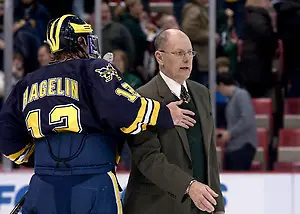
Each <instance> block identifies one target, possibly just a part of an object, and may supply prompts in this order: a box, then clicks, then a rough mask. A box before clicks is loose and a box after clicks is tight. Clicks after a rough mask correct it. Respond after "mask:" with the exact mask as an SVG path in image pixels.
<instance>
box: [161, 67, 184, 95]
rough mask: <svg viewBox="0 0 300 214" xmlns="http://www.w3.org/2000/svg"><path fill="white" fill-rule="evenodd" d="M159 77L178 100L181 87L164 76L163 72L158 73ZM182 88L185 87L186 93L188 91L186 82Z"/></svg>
mask: <svg viewBox="0 0 300 214" xmlns="http://www.w3.org/2000/svg"><path fill="white" fill-rule="evenodd" d="M159 74H160V76H161V77H162V78H163V80H164V81H165V83H166V84H167V86H168V87H169V89H170V91H171V92H172V93H173V94H174V95H175V96H176V97H178V99H180V93H181V85H180V84H179V83H178V82H176V81H175V80H173V79H171V78H170V77H168V76H167V75H165V74H164V73H163V72H161V71H160V72H159ZM183 86H184V87H185V89H186V91H188V88H187V85H186V81H184V82H183Z"/></svg>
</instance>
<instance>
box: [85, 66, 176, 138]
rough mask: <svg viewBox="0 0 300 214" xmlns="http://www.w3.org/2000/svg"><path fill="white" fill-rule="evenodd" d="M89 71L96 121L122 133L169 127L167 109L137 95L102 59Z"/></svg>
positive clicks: (169, 118) (171, 125) (170, 120)
mask: <svg viewBox="0 0 300 214" xmlns="http://www.w3.org/2000/svg"><path fill="white" fill-rule="evenodd" d="M96 61H97V62H96V63H95V65H94V68H93V70H92V71H91V72H92V74H91V78H90V79H91V82H92V100H93V103H94V107H95V109H96V111H97V115H98V117H99V119H100V120H105V121H106V122H107V123H109V124H110V125H111V126H112V127H116V128H118V129H120V130H121V131H122V132H123V133H125V134H137V133H139V132H141V131H144V130H146V129H147V126H148V125H150V126H158V127H163V128H172V127H173V126H174V124H173V120H172V118H171V114H170V111H169V109H168V108H167V107H166V106H163V105H161V104H160V103H159V102H158V101H155V100H152V99H148V98H145V97H142V96H140V95H139V94H138V93H137V92H136V91H135V90H134V89H133V88H132V87H131V86H130V85H129V84H128V83H126V82H124V80H123V76H122V74H121V73H120V72H119V71H118V70H117V69H116V68H115V67H114V66H113V65H112V64H110V63H108V62H107V61H105V60H96Z"/></svg>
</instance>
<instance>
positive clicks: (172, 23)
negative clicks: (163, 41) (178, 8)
mask: <svg viewBox="0 0 300 214" xmlns="http://www.w3.org/2000/svg"><path fill="white" fill-rule="evenodd" d="M159 23H160V30H161V31H163V30H167V29H177V30H179V29H180V27H179V25H178V23H177V21H176V18H175V16H173V15H169V14H164V15H162V17H161V18H160V21H159Z"/></svg>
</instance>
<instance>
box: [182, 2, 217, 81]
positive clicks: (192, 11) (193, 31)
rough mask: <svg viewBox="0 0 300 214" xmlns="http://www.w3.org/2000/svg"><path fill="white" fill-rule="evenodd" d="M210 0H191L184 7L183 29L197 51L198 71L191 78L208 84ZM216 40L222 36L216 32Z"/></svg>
mask: <svg viewBox="0 0 300 214" xmlns="http://www.w3.org/2000/svg"><path fill="white" fill-rule="evenodd" d="M207 4H208V0H190V1H189V2H188V3H187V4H186V5H185V6H184V8H183V16H182V18H183V20H182V31H183V32H185V33H186V34H187V35H188V37H189V38H190V39H191V41H192V45H193V48H194V50H195V51H196V52H197V55H196V58H197V61H198V72H192V74H191V79H192V80H194V81H196V82H198V83H201V84H203V85H205V86H208V41H209V39H208V37H209V26H208V5H207ZM216 41H217V43H219V41H220V37H219V36H217V34H216Z"/></svg>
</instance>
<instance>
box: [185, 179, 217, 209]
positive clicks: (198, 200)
mask: <svg viewBox="0 0 300 214" xmlns="http://www.w3.org/2000/svg"><path fill="white" fill-rule="evenodd" d="M188 194H189V196H190V198H191V199H192V200H193V202H194V204H195V205H196V206H197V207H198V209H200V210H202V211H206V212H209V213H211V212H213V211H214V210H215V208H214V207H213V205H217V201H216V200H215V199H214V198H216V197H218V194H217V193H215V192H214V191H213V190H212V189H211V188H210V187H209V186H207V185H205V184H202V183H200V182H198V181H196V182H194V183H192V185H191V187H190V189H189V192H188ZM212 204H213V205H212Z"/></svg>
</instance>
